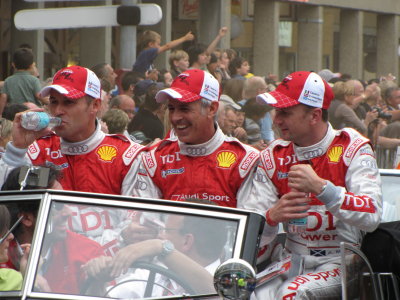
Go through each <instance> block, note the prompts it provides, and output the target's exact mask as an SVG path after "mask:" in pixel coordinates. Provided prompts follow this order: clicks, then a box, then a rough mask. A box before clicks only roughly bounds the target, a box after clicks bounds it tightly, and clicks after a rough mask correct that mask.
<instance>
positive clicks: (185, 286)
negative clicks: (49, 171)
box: [0, 192, 263, 299]
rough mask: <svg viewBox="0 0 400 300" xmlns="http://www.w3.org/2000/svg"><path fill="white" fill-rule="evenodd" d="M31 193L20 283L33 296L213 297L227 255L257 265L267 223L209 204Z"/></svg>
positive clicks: (16, 211) (9, 204)
mask: <svg viewBox="0 0 400 300" xmlns="http://www.w3.org/2000/svg"><path fill="white" fill-rule="evenodd" d="M77 194H79V196H78V195H77ZM16 195H18V194H17V193H15V194H14V195H13V197H17V198H18V196H16ZM22 195H23V197H27V195H28V194H22ZM30 196H31V197H36V198H38V199H37V200H36V201H34V200H24V201H20V202H19V203H20V206H21V203H25V204H26V205H27V206H30V205H29V204H32V203H35V205H34V207H36V208H35V209H34V210H36V212H35V214H36V215H37V221H36V226H35V231H34V234H33V236H32V237H31V239H32V241H31V242H32V247H31V251H30V252H31V253H30V258H29V264H28V267H27V271H26V276H25V279H24V284H23V286H22V291H25V292H26V293H27V294H28V295H30V297H29V299H35V298H37V299H39V298H40V299H45V298H52V299H54V297H56V298H57V299H71V297H79V299H82V297H85V296H88V297H89V296H90V297H101V298H119V299H127V298H129V299H142V298H162V297H169V298H171V297H176V298H183V297H189V296H190V298H196V297H202V298H204V297H215V296H216V292H215V289H214V284H213V274H214V272H215V270H216V268H217V267H218V266H219V265H220V264H221V263H223V262H224V261H226V260H227V259H230V258H245V259H247V260H249V261H250V262H251V263H252V264H254V262H255V258H256V251H257V248H256V245H257V240H258V236H259V234H260V232H261V228H262V226H263V218H262V216H260V215H258V214H255V213H251V212H245V211H241V210H237V209H225V208H221V207H217V206H215V207H213V206H209V205H204V204H193V203H182V205H180V204H177V203H176V202H171V201H165V200H150V199H135V200H134V201H132V198H129V201H127V200H128V198H124V197H119V196H115V197H114V196H110V195H104V197H101V196H99V195H97V194H86V193H70V192H54V194H53V192H51V193H49V192H43V193H42V194H41V193H39V192H37V193H36V194H34V195H30ZM4 198H5V199H7V202H4V203H6V206H7V207H8V208H9V210H10V211H14V212H13V213H12V214H13V215H14V217H13V218H14V219H15V218H18V216H21V214H22V210H21V209H18V208H17V207H16V204H15V203H16V202H13V201H12V202H10V201H9V196H8V197H4ZM1 199H2V196H1V195H0V202H1ZM5 199H4V201H6V200H5ZM39 204H40V208H39ZM251 224H253V225H251ZM19 226H25V225H19ZM252 226H255V227H253V229H251V228H252ZM254 229H255V230H254ZM16 235H17V233H16ZM246 240H249V241H252V242H251V243H247V244H248V245H251V247H250V248H249V247H247V248H248V249H247V248H246V246H245V245H246ZM14 242H15V244H16V245H19V242H18V240H17V238H16V239H15V240H14ZM19 258H20V256H19ZM17 261H18V259H17ZM3 293H5V294H7V293H10V292H0V296H1V295H2V294H3ZM16 295H21V292H19V293H17V294H16ZM18 299H25V298H23V297H21V298H18Z"/></svg>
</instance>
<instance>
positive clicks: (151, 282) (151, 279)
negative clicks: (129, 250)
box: [83, 261, 195, 298]
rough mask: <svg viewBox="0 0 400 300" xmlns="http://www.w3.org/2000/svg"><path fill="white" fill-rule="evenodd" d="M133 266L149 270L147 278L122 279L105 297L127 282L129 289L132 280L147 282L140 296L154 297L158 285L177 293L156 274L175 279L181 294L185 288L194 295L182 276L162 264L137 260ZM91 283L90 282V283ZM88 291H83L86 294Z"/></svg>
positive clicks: (87, 288)
mask: <svg viewBox="0 0 400 300" xmlns="http://www.w3.org/2000/svg"><path fill="white" fill-rule="evenodd" d="M131 268H134V269H144V270H148V271H149V274H148V276H147V280H146V279H141V278H133V279H127V280H122V281H121V282H119V283H117V284H115V285H113V286H112V287H111V288H110V289H108V290H107V292H106V293H105V294H104V296H103V297H107V298H110V296H109V294H110V292H111V291H113V290H115V289H116V288H118V287H120V286H122V285H124V284H127V288H128V289H129V286H130V285H129V283H130V282H144V284H145V291H144V295H139V296H140V298H150V297H152V294H153V290H154V287H156V286H158V287H161V288H162V290H163V291H165V292H166V293H167V294H166V295H169V296H171V295H175V292H174V290H171V289H170V288H168V287H167V286H165V285H166V284H167V283H166V282H168V281H167V280H164V282H163V283H158V282H156V281H155V279H156V275H157V274H160V275H161V276H162V277H164V278H165V279H169V280H171V281H174V282H175V283H176V284H177V285H178V286H179V287H181V288H182V289H179V290H180V291H179V294H181V291H182V290H183V291H184V293H185V294H186V295H194V294H195V291H194V290H193V288H192V287H191V286H190V285H189V284H188V283H187V282H186V281H185V280H184V279H182V278H181V277H179V276H178V275H177V274H176V273H175V272H173V271H171V270H168V269H167V268H164V267H162V266H159V265H156V264H154V263H149V262H144V261H137V262H134V263H133V264H132V266H131ZM88 285H90V284H88ZM88 285H87V284H85V290H86V291H87V290H89V286H88ZM85 294H86V293H83V295H85Z"/></svg>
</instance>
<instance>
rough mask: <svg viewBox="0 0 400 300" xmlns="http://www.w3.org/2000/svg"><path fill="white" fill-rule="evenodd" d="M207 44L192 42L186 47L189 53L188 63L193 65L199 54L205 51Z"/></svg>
mask: <svg viewBox="0 0 400 300" xmlns="http://www.w3.org/2000/svg"><path fill="white" fill-rule="evenodd" d="M206 50H207V46H206V45H204V44H194V45H192V46H190V47H189V48H188V49H187V51H186V52H187V54H188V55H189V65H190V66H191V65H193V64H194V63H195V62H196V61H197V60H198V59H199V55H200V54H202V53H204V52H206Z"/></svg>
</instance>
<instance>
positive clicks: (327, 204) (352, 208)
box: [243, 125, 382, 300]
mask: <svg viewBox="0 0 400 300" xmlns="http://www.w3.org/2000/svg"><path fill="white" fill-rule="evenodd" d="M300 163H303V164H304V163H308V164H310V165H311V166H312V167H313V169H314V170H315V172H316V173H317V174H318V175H319V176H320V177H321V178H323V179H326V180H327V181H328V184H327V187H326V188H325V190H324V191H323V192H322V193H321V194H319V195H311V197H312V202H311V208H310V209H309V211H308V218H307V221H308V224H307V230H306V232H305V233H287V237H286V245H285V248H286V252H288V253H291V255H292V258H293V256H297V258H299V257H300V259H298V261H300V260H303V261H304V270H300V272H301V271H302V272H301V273H303V274H302V275H299V276H297V277H292V278H285V277H284V276H281V277H280V278H277V279H275V280H274V281H272V282H269V283H267V284H265V285H262V286H261V287H259V289H257V290H256V295H257V298H259V299H286V300H289V299H328V298H329V297H335V296H336V297H338V296H340V291H341V288H340V272H339V270H340V267H339V266H340V256H339V252H340V248H339V247H340V242H342V241H344V242H348V243H351V244H353V245H358V246H359V245H360V243H361V241H362V237H363V231H368V232H370V231H373V230H374V229H375V228H376V227H377V226H378V224H379V222H380V219H381V213H382V203H381V196H382V195H381V186H380V176H379V171H378V168H377V164H376V160H375V155H374V152H373V150H372V148H371V146H370V144H369V141H368V140H367V139H366V138H365V137H363V136H362V135H360V134H359V133H358V132H357V131H355V130H353V129H343V130H339V131H336V130H334V129H333V128H332V127H331V126H330V125H329V127H328V131H327V134H326V136H325V137H324V138H323V139H322V140H321V141H320V142H319V143H317V144H315V145H312V146H309V147H297V146H296V145H294V144H293V143H292V142H287V141H282V140H276V141H274V142H273V143H272V144H271V145H270V146H269V147H268V148H267V149H265V150H263V151H262V152H261V163H260V165H259V167H258V169H257V175H256V177H255V181H254V186H253V190H252V194H251V196H250V197H249V198H248V199H249V201H247V202H246V203H245V205H244V206H243V207H244V208H249V209H258V210H262V211H263V212H264V213H266V211H267V210H268V209H269V208H270V207H272V206H274V205H275V203H276V202H277V201H278V199H279V198H280V197H281V196H282V195H284V194H286V193H287V192H289V188H288V171H289V169H290V167H291V166H292V165H295V164H300ZM268 223H269V224H268ZM271 225H272V224H271V221H269V220H268V218H267V225H266V232H267V234H268V236H269V238H270V240H272V239H273V238H274V237H275V234H276V233H277V230H278V226H271ZM286 226H287V224H284V227H285V228H286ZM293 261H294V259H292V263H293ZM295 267H297V268H298V267H299V266H295Z"/></svg>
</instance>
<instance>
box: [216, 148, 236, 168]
mask: <svg viewBox="0 0 400 300" xmlns="http://www.w3.org/2000/svg"><path fill="white" fill-rule="evenodd" d="M236 160H237V155H236V154H235V153H233V152H231V151H222V152H220V153H218V154H217V162H218V167H219V168H224V169H227V168H230V167H231V166H232V165H233V164H234V163H235V162H236Z"/></svg>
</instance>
